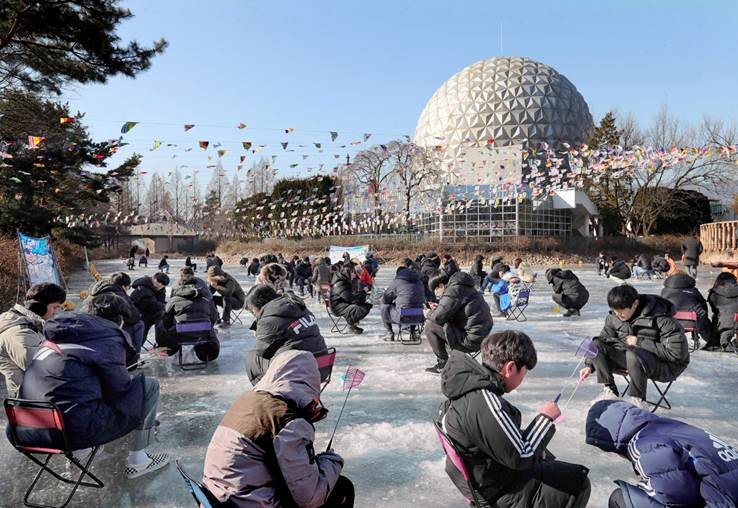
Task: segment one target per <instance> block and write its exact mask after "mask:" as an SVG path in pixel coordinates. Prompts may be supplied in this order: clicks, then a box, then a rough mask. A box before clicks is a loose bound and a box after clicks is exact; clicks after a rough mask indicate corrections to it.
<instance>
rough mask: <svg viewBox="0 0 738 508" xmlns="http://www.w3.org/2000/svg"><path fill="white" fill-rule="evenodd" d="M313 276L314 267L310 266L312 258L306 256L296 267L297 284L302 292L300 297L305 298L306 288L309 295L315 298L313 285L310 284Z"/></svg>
mask: <svg viewBox="0 0 738 508" xmlns="http://www.w3.org/2000/svg"><path fill="white" fill-rule="evenodd" d="M312 276H313V267H312V266H311V265H310V258H309V257H307V256H305V257H304V258H303V259H300V260H298V261H297V264H296V265H295V284H297V289H298V291H299V292H300V296H305V286H307V288H308V293H310V296H313V285H312V284H310V278H311V277H312Z"/></svg>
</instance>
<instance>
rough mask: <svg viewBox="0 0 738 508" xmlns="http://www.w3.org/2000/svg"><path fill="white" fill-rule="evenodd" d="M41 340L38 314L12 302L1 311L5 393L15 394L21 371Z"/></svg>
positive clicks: (1, 366) (1, 371)
mask: <svg viewBox="0 0 738 508" xmlns="http://www.w3.org/2000/svg"><path fill="white" fill-rule="evenodd" d="M43 340H44V320H43V319H41V316H39V315H38V314H36V313H35V312H32V311H31V310H29V309H27V308H26V307H25V306H23V305H20V304H17V303H16V304H15V306H14V307H13V308H12V309H10V310H9V311H7V312H3V313H2V314H0V374H2V375H4V376H5V384H6V386H7V388H8V396H10V397H17V396H18V388H19V387H20V384H21V382H22V381H23V372H24V371H25V370H26V367H28V365H29V364H30V363H31V360H32V359H33V355H35V354H36V350H37V349H38V345H39V344H40V343H41V342H42V341H43Z"/></svg>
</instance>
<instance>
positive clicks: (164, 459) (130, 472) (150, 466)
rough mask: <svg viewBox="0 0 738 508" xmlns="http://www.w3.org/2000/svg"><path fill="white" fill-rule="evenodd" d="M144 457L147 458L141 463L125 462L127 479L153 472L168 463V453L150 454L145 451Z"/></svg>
mask: <svg viewBox="0 0 738 508" xmlns="http://www.w3.org/2000/svg"><path fill="white" fill-rule="evenodd" d="M146 457H147V458H148V459H149V460H148V461H147V462H144V463H143V464H126V476H127V477H128V479H129V480H132V479H133V478H138V477H139V476H143V475H145V474H148V473H153V472H154V471H158V470H159V469H161V468H163V467H165V466H166V465H167V464H169V454H166V453H155V454H152V453H149V452H146Z"/></svg>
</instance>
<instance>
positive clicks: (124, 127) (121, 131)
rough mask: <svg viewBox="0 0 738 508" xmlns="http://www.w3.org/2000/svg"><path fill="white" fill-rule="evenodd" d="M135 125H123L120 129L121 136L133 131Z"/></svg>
mask: <svg viewBox="0 0 738 508" xmlns="http://www.w3.org/2000/svg"><path fill="white" fill-rule="evenodd" d="M136 125H138V122H126V123H124V124H123V127H121V128H120V133H121V134H126V133H127V132H128V131H130V130H131V129H133V128H134V127H135V126H136Z"/></svg>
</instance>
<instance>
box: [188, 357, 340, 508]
mask: <svg viewBox="0 0 738 508" xmlns="http://www.w3.org/2000/svg"><path fill="white" fill-rule="evenodd" d="M327 412H328V411H327V410H326V409H325V408H324V407H323V405H322V404H321V402H320V373H319V372H318V364H317V363H316V361H315V357H314V356H313V355H312V353H309V352H306V351H295V350H290V351H285V352H283V353H280V354H278V355H277V356H276V357H274V359H273V360H272V362H271V363H270V364H269V368H268V369H267V371H266V373H265V374H264V377H263V378H262V379H261V381H259V383H258V384H257V385H256V386H255V387H254V390H253V391H249V392H246V393H244V394H243V395H241V397H240V398H238V399H237V400H236V402H234V403H233V405H232V406H231V408H230V409H229V410H228V412H227V413H226V415H225V417H224V418H223V421H222V422H220V425H219V426H218V428H217V429H216V430H215V433H214V434H213V437H212V439H211V440H210V445H209V446H208V451H207V455H206V456H205V468H204V472H203V483H204V484H205V486H206V487H207V489H208V490H209V491H210V492H211V493H212V494H213V495H214V496H215V497H216V498H217V499H218V500H219V501H221V502H223V503H227V504H228V506H233V507H251V506H260V507H270V506H271V507H281V506H297V507H318V506H323V507H350V506H353V505H354V486H353V484H352V483H351V481H350V480H349V479H348V478H346V477H344V476H340V475H341V470H342V469H343V459H342V458H341V457H340V456H339V455H338V454H336V453H334V452H333V451H332V450H330V451H327V452H323V453H315V450H314V448H313V440H314V439H315V428H314V427H313V424H314V423H316V422H318V421H320V420H322V419H323V418H324V417H325V416H326V413H327Z"/></svg>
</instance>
